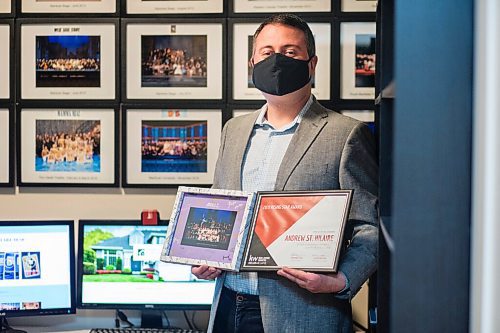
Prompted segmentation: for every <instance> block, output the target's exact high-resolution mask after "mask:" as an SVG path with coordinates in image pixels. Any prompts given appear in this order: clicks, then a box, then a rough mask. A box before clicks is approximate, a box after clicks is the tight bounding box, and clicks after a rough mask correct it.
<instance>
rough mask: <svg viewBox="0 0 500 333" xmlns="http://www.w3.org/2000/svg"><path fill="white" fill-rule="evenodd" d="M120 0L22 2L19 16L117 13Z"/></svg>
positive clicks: (26, 0)
mask: <svg viewBox="0 0 500 333" xmlns="http://www.w3.org/2000/svg"><path fill="white" fill-rule="evenodd" d="M119 1H120V0H22V1H20V6H19V15H21V16H23V15H26V14H28V15H30V14H33V15H43V14H52V15H54V14H64V15H72V14H100V15H116V14H118V13H119Z"/></svg>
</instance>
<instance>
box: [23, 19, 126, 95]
mask: <svg viewBox="0 0 500 333" xmlns="http://www.w3.org/2000/svg"><path fill="white" fill-rule="evenodd" d="M59 28H60V29H69V31H61V32H54V29H59ZM116 29H117V26H116V24H114V23H111V22H102V23H75V24H70V23H60V24H57V23H55V24H36V23H31V21H30V23H28V22H22V23H21V31H20V35H21V50H20V51H21V52H20V53H22V54H23V55H24V56H22V57H21V58H20V65H21V66H20V67H21V70H20V80H21V82H20V85H21V89H20V95H21V99H64V100H68V99H94V100H95V99H106V100H109V99H115V98H116V76H117V73H116V71H115V70H116V61H117V60H116V55H117V48H116V40H115V34H116ZM72 30H77V31H72ZM74 35H92V36H100V37H101V40H100V47H101V50H100V52H99V54H100V64H101V67H100V87H37V86H36V58H35V57H36V56H35V55H36V43H35V40H36V37H37V36H74ZM27 55H33V56H31V57H30V56H27Z"/></svg>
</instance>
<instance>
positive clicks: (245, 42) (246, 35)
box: [229, 19, 332, 101]
mask: <svg viewBox="0 0 500 333" xmlns="http://www.w3.org/2000/svg"><path fill="white" fill-rule="evenodd" d="M230 22H231V21H230ZM259 24H260V23H258V22H255V23H250V22H242V21H241V20H237V19H234V20H232V22H231V23H230V26H229V29H230V31H231V36H230V40H232V43H233V46H232V48H233V51H232V54H231V55H232V58H231V59H230V66H232V69H233V71H232V76H231V82H232V87H231V89H232V95H231V97H232V99H233V100H235V101H241V100H247V101H248V100H264V97H263V96H262V93H261V92H260V91H259V90H258V89H257V88H255V86H254V84H253V81H252V66H251V64H250V63H249V61H250V59H251V58H252V51H253V34H254V33H255V30H257V28H258V27H259ZM309 27H310V28H311V31H312V33H313V34H314V38H315V41H316V55H317V56H318V65H317V66H316V74H315V76H314V77H313V79H312V80H313V88H312V93H313V94H314V96H316V98H317V99H319V100H329V99H330V77H331V49H332V47H331V45H332V44H331V34H332V31H331V30H332V25H331V23H330V22H312V23H309ZM231 55H230V56H231Z"/></svg>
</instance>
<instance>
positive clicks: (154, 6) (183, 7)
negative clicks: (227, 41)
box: [125, 0, 224, 15]
mask: <svg viewBox="0 0 500 333" xmlns="http://www.w3.org/2000/svg"><path fill="white" fill-rule="evenodd" d="M125 4H126V10H125V13H126V14H132V15H136V14H146V15H147V14H151V15H160V14H222V13H224V0H202V1H200V0H187V1H178V0H125Z"/></svg>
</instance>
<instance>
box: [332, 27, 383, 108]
mask: <svg viewBox="0 0 500 333" xmlns="http://www.w3.org/2000/svg"><path fill="white" fill-rule="evenodd" d="M375 33H376V32H375V22H342V23H341V24H340V52H341V56H340V62H341V69H340V77H341V84H340V98H341V99H374V98H375Z"/></svg>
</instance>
